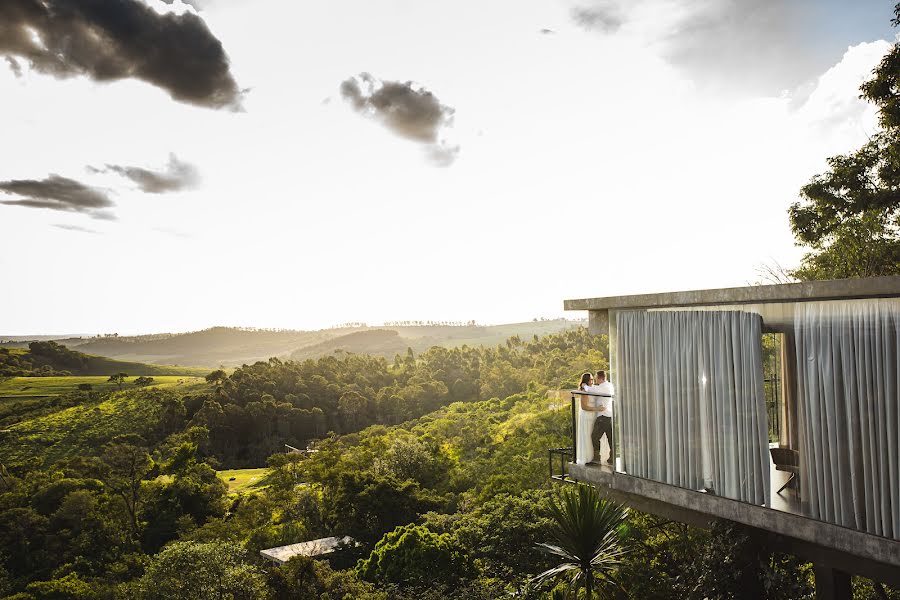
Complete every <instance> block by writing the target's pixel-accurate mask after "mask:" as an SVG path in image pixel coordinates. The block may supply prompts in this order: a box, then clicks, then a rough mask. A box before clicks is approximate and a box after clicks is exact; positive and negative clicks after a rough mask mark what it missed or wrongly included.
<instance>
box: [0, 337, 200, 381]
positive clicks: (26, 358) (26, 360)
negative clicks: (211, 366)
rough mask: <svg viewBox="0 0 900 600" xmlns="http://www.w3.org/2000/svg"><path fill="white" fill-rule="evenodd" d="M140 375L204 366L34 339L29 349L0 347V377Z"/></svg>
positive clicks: (189, 370)
mask: <svg viewBox="0 0 900 600" xmlns="http://www.w3.org/2000/svg"><path fill="white" fill-rule="evenodd" d="M125 371H127V372H131V373H135V374H138V375H200V374H202V372H203V370H202V369H194V368H186V367H169V366H164V365H146V364H142V363H135V362H123V361H118V360H114V359H111V358H106V357H104V356H92V355H90V354H84V353H82V352H78V351H76V350H70V349H69V348H67V347H66V346H64V345H62V344H59V343H57V342H52V341H47V342H30V343H29V344H28V348H27V350H26V349H23V348H0V377H9V376H14V377H15V376H20V377H64V376H68V375H73V374H74V375H102V374H108V373H110V372H125Z"/></svg>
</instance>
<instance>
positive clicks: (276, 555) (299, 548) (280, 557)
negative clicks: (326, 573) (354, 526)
mask: <svg viewBox="0 0 900 600" xmlns="http://www.w3.org/2000/svg"><path fill="white" fill-rule="evenodd" d="M353 545H355V540H354V539H353V538H352V537H350V536H344V537H327V538H321V539H318V540H310V541H308V542H300V543H298V544H288V545H287V546H278V547H277V548H267V549H265V550H260V552H259V553H260V554H261V555H262V557H263V558H267V559H269V560H271V561H274V562H275V563H277V564H279V565H281V564H284V563H286V562H287V561H289V560H290V559H291V558H293V557H295V556H310V557H316V556H322V555H324V554H331V553H332V552H334V551H335V550H337V549H338V548H340V547H341V546H353Z"/></svg>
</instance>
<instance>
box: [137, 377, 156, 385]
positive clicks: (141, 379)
mask: <svg viewBox="0 0 900 600" xmlns="http://www.w3.org/2000/svg"><path fill="white" fill-rule="evenodd" d="M151 383H153V378H152V377H146V376H144V375H141V376H140V377H138V378H137V379H135V380H134V385H136V386H138V387H144V386H147V385H150V384H151Z"/></svg>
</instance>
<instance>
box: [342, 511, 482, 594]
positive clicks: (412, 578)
mask: <svg viewBox="0 0 900 600" xmlns="http://www.w3.org/2000/svg"><path fill="white" fill-rule="evenodd" d="M356 571H357V573H359V575H360V577H362V578H363V579H366V580H368V581H382V582H389V583H400V584H411V585H419V586H422V585H427V584H432V583H435V582H442V583H448V584H455V583H458V582H459V580H460V579H463V578H465V577H467V576H469V575H471V574H472V573H473V571H474V569H473V566H472V562H471V560H470V559H469V556H468V555H467V554H466V552H465V550H464V549H463V548H462V547H460V546H459V545H458V544H456V543H455V542H454V541H453V540H452V539H451V538H450V536H449V535H448V534H446V533H443V534H440V535H438V534H436V533H434V532H432V531H431V530H429V529H428V528H427V527H423V526H421V525H414V524H412V523H410V524H408V525H402V526H400V527H397V528H396V529H394V530H393V531H391V532H390V533H388V534H386V535H385V536H384V537H383V538H381V540H379V542H378V543H377V544H376V545H375V549H374V550H372V553H371V554H370V555H369V557H368V558H366V559H364V560H361V561H359V564H358V565H357V566H356Z"/></svg>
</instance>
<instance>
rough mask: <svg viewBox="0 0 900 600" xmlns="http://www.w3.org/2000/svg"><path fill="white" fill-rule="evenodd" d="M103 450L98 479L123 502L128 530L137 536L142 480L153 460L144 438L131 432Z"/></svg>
mask: <svg viewBox="0 0 900 600" xmlns="http://www.w3.org/2000/svg"><path fill="white" fill-rule="evenodd" d="M103 450H104V452H103V464H104V469H103V472H102V474H101V480H102V481H103V483H104V484H106V486H107V487H108V488H109V489H110V490H112V492H113V493H114V494H115V495H117V496H118V497H119V498H121V499H122V501H123V502H124V503H125V509H126V511H127V512H128V520H129V524H130V526H131V533H132V535H133V536H134V538H135V539H137V538H138V536H139V534H140V529H141V527H140V522H139V521H138V513H139V511H140V507H141V502H142V501H143V497H142V495H141V481H143V479H144V476H145V475H147V473H148V472H149V471H150V468H151V466H152V460H151V459H150V455H149V454H148V453H147V449H146V447H145V442H144V440H143V438H141V437H140V436H137V435H134V434H128V435H120V436H116V437H115V438H113V439H112V441H111V442H110V443H108V444H106V446H104V448H103Z"/></svg>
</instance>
